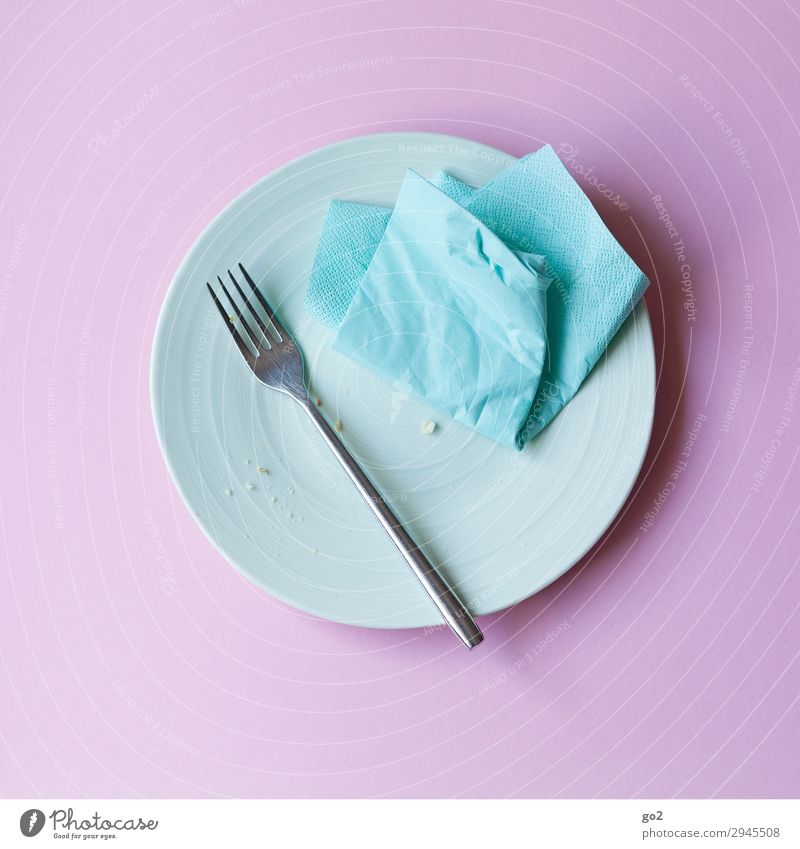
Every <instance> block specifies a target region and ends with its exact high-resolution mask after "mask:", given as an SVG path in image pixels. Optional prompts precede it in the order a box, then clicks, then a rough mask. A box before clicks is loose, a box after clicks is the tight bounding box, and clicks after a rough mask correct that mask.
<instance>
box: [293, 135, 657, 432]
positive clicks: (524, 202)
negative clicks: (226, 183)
mask: <svg viewBox="0 0 800 849" xmlns="http://www.w3.org/2000/svg"><path fill="white" fill-rule="evenodd" d="M434 180H435V182H436V183H437V185H439V186H440V187H441V189H442V191H443V192H445V193H446V194H448V195H449V196H451V197H453V198H454V199H455V200H457V201H458V202H459V203H460V204H462V205H463V206H464V208H465V209H466V210H467V211H468V212H470V213H472V214H473V215H474V216H475V217H476V218H477V219H479V220H480V221H481V222H483V223H484V224H485V225H486V226H487V227H488V228H489V229H490V230H491V231H493V232H494V233H495V234H496V235H497V236H499V237H500V239H502V240H503V241H504V242H505V244H506V245H507V246H508V247H509V248H510V249H512V250H513V251H516V252H521V253H531V254H536V255H539V256H544V257H546V259H547V268H548V272H549V273H550V274H551V276H552V277H553V283H552V285H550V287H549V288H548V290H547V343H548V353H547V359H546V362H545V365H544V372H543V374H542V377H541V380H540V382H539V384H538V388H537V392H536V396H535V398H534V401H533V404H532V405H531V409H530V411H529V414H528V416H527V418H526V421H525V423H524V424H523V426H522V427H521V428H520V431H519V433H518V434H517V439H516V445H517V447H518V448H522V447H523V446H524V444H525V442H526V441H527V440H528V439H530V438H531V437H532V436H534V435H535V434H537V433H538V432H539V431H540V430H542V428H544V427H545V426H546V425H547V424H548V423H549V422H550V421H552V419H553V418H554V417H555V416H556V415H557V414H558V412H559V411H560V410H561V409H562V408H563V406H564V405H565V404H566V403H567V402H568V401H569V400H570V398H572V396H573V395H574V394H575V392H577V390H578V389H579V387H580V385H581V383H582V382H583V380H584V379H585V378H586V376H587V375H588V373H589V372H590V370H591V369H592V367H593V366H594V365H595V363H596V362H597V360H598V359H599V357H600V356H601V355H602V354H603V352H604V351H605V349H606V347H607V346H608V343H609V342H610V341H611V339H612V338H613V337H614V334H615V333H616V332H617V330H619V328H620V326H621V325H622V322H623V321H624V320H625V319H626V318H627V316H628V315H629V314H630V312H631V310H632V309H633V307H634V306H635V305H636V302H637V301H638V300H639V298H640V297H641V296H642V294H643V292H644V290H645V289H646V287H647V285H648V282H649V281H648V280H647V277H645V275H644V274H643V273H642V272H641V271H640V269H639V268H638V267H637V266H636V264H635V263H634V262H633V260H632V259H631V258H630V257H629V256H628V255H627V254H626V253H625V251H624V250H623V249H622V247H621V245H620V244H619V243H618V242H617V241H616V239H614V237H613V236H612V235H611V233H610V232H609V231H608V229H607V228H606V226H605V225H604V224H603V222H602V220H601V218H600V216H599V215H598V214H597V212H596V211H595V209H594V207H593V206H592V204H591V202H590V201H589V199H588V198H587V197H586V195H585V194H584V193H583V191H582V190H581V189H580V187H579V186H578V185H577V183H575V181H574V180H573V179H572V177H571V175H570V174H569V172H568V171H567V169H566V168H565V167H564V165H563V164H562V163H561V161H560V160H559V158H558V156H557V155H556V153H555V151H554V150H553V149H552V148H551V147H550V146H549V145H548V146H545V147H543V148H541V149H539V150H538V151H536V153H533V154H530V155H529V156H526V157H524V158H523V159H520V160H518V161H517V162H515V163H513V164H512V165H511V166H509V167H508V168H507V169H505V170H504V171H503V172H501V173H500V174H499V175H498V176H497V177H495V178H494V179H492V180H491V181H490V182H489V183H487V184H486V185H485V186H483V187H482V188H480V189H472V188H471V187H468V186H465V185H464V184H463V183H460V182H459V181H458V180H456V179H455V178H454V177H452V176H449V175H446V174H438V175H437V176H436V177H435V178H434ZM390 217H391V211H390V210H387V209H384V208H382V207H377V206H369V205H365V204H356V203H350V202H343V201H334V202H333V203H332V204H331V206H330V208H329V210H328V215H327V216H326V219H325V224H324V227H323V232H322V235H321V238H320V242H319V246H318V248H317V256H316V259H315V262H314V268H313V270H312V273H311V277H310V279H309V285H308V291H307V293H306V309H307V310H308V312H309V313H310V314H311V315H313V316H315V317H317V318H318V319H319V320H321V321H322V322H323V323H325V324H327V326H329V327H331V328H335V327H338V326H339V324H340V323H341V321H342V320H343V318H344V315H345V313H346V312H347V309H348V307H349V305H350V303H351V301H352V300H353V297H354V296H355V293H356V292H357V291H358V288H359V285H360V283H361V281H362V279H363V278H364V275H365V273H366V271H367V268H368V267H369V264H370V261H371V260H372V257H373V256H374V255H375V252H376V250H377V246H378V244H379V242H380V240H381V237H382V235H383V233H384V232H385V230H386V227H387V225H388V222H389V220H390Z"/></svg>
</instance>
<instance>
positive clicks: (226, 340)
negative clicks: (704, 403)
mask: <svg viewBox="0 0 800 849" xmlns="http://www.w3.org/2000/svg"><path fill="white" fill-rule="evenodd" d="M510 161H512V160H511V157H509V156H508V155H506V154H503V153H501V152H500V151H497V150H494V149H492V148H489V147H486V146H484V145H480V144H476V143H475V142H471V141H467V140H464V139H459V138H454V137H451V136H440V135H432V134H427V133H389V134H379V135H371V136H364V137H360V138H355V139H352V140H349V141H345V142H341V143H339V144H334V145H330V146H329V147H326V148H323V149H321V150H318V151H315V152H314V153H311V154H309V155H307V156H304V157H302V158H300V159H297V160H295V161H294V162H292V163H290V164H289V165H287V166H285V167H283V168H281V169H280V170H278V171H276V172H274V173H272V174H269V175H268V176H266V177H264V178H263V179H262V180H260V181H259V182H258V183H256V184H255V185H254V186H253V187H252V188H250V189H248V191H246V192H245V193H244V194H242V195H241V196H240V197H239V198H237V199H236V200H235V201H234V202H233V203H232V204H231V205H230V206H229V207H228V208H227V209H226V210H225V211H224V212H222V213H221V214H220V215H219V217H217V218H216V220H215V221H213V222H212V224H211V225H210V226H209V227H208V229H207V230H206V231H205V232H204V233H203V234H202V235H201V236H200V238H199V239H198V241H197V243H196V244H195V245H194V247H193V248H192V249H191V251H190V252H189V254H188V256H187V257H186V259H185V260H184V261H183V263H182V265H181V267H180V268H179V269H178V272H177V274H176V276H175V279H174V281H173V282H172V285H171V287H170V290H169V293H168V295H167V298H166V301H165V303H164V307H163V310H162V313H161V316H160V319H159V323H158V328H157V331H156V338H155V343H154V348H153V360H152V371H151V391H152V403H153V412H154V417H155V423H156V429H157V431H158V436H159V439H160V442H161V446H162V449H163V451H164V456H165V457H166V460H167V463H168V465H169V468H170V470H171V472H172V475H173V477H174V479H175V482H176V484H177V486H178V489H179V490H180V492H181V494H182V496H183V498H184V499H185V501H186V503H187V505H188V506H189V509H190V510H191V511H192V512H193V513H194V515H195V516H196V518H197V521H198V523H199V524H200V526H201V527H202V528H203V530H204V531H205V532H206V534H208V536H209V538H210V539H211V540H212V541H213V542H214V544H215V545H216V546H217V547H218V548H219V550H220V551H221V552H222V553H223V554H224V555H225V557H227V558H228V560H230V562H231V563H232V564H234V565H235V566H236V567H237V568H238V569H240V570H241V572H242V573H243V574H245V575H246V576H247V577H248V578H250V579H251V580H252V581H254V582H255V583H256V584H258V585H260V586H261V587H263V588H264V589H265V590H267V591H268V592H270V593H272V594H273V595H275V596H277V597H278V598H280V599H282V600H284V601H286V602H288V603H289V604H292V605H294V606H296V607H298V608H301V609H302V610H305V611H308V612H310V613H313V614H317V615H319V616H323V617H325V618H328V619H333V620H336V621H339V622H348V623H352V624H358V625H365V626H370V627H385V628H405V627H415V626H426V625H432V624H436V623H438V621H439V618H438V614H437V612H436V610H435V608H434V607H433V606H432V605H431V603H430V602H429V601H428V600H427V597H426V596H425V594H424V592H423V591H422V590H421V589H420V587H419V586H418V585H417V583H416V581H415V580H414V578H413V577H412V576H411V574H410V573H409V571H408V569H407V567H406V565H405V564H404V562H403V560H402V559H401V558H400V557H399V555H398V554H397V553H396V551H395V550H394V548H393V546H392V544H391V543H390V542H389V540H388V539H387V538H386V537H385V536H384V534H383V532H382V531H381V529H380V527H379V526H378V524H377V523H376V522H375V520H374V519H373V517H372V515H371V514H370V513H369V512H368V510H367V508H366V507H365V506H364V505H363V504H362V503H361V502H360V500H359V497H358V495H357V494H356V492H355V491H354V490H353V488H352V486H351V485H350V483H349V481H348V480H347V478H346V477H345V475H344V473H343V472H342V471H341V470H340V469H339V467H338V465H337V464H336V461H335V460H334V459H333V457H332V456H329V454H328V449H327V448H326V446H325V445H324V443H323V442H322V440H321V439H320V437H319V436H318V434H317V433H316V431H315V430H314V429H313V426H312V425H311V423H310V421H308V420H307V418H306V417H305V415H304V413H303V412H302V411H301V409H300V408H299V407H297V406H296V405H295V404H294V402H292V401H291V399H289V398H288V397H285V396H283V395H281V394H279V393H277V392H274V391H271V390H268V389H266V388H265V387H263V386H262V385H261V384H259V383H257V382H256V381H255V379H254V378H253V376H252V375H251V373H250V371H249V370H248V369H247V367H246V366H245V364H244V362H243V361H242V360H241V357H240V355H239V353H238V351H236V350H235V348H234V345H233V343H232V341H231V338H230V336H229V334H228V331H227V330H226V328H225V327H224V326H223V325H222V323H221V321H220V318H219V315H218V314H217V313H216V312H215V310H214V306H213V304H212V302H211V301H210V299H209V297H208V294H207V292H206V288H205V283H206V280H209V279H213V278H214V277H216V275H217V274H224V273H225V271H226V269H228V268H229V267H230V268H234V267H235V265H236V263H237V262H238V261H239V260H241V261H243V262H244V264H245V266H246V267H247V268H248V270H249V271H250V273H251V275H252V276H253V277H254V278H255V280H256V281H257V283H259V284H260V285H261V286H262V287H263V289H264V291H265V293H266V294H267V296H268V297H269V299H270V300H271V301H272V303H273V305H274V306H275V307H276V308H277V309H278V312H279V314H280V315H281V317H282V318H283V321H284V323H285V324H287V326H288V327H289V328H290V329H292V330H293V333H294V335H295V337H296V339H297V340H298V342H299V343H300V345H301V347H302V348H303V351H304V353H305V358H306V364H307V368H308V371H309V373H310V375H311V383H312V391H313V392H314V393H315V395H318V396H319V397H320V398H321V399H322V400H323V411H324V412H326V413H327V415H328V417H329V418H331V419H337V418H338V419H340V420H341V422H342V425H343V436H344V438H345V440H346V442H347V443H348V445H349V446H350V448H351V449H352V450H353V452H354V453H355V455H356V456H357V458H358V459H359V460H360V461H361V463H362V464H363V465H364V467H365V468H366V469H367V471H368V473H369V474H370V475H371V477H372V478H373V480H374V481H375V482H376V484H377V485H378V487H379V489H381V490H382V491H383V493H384V494H385V495H386V496H387V498H389V499H390V500H391V502H392V504H393V505H394V508H395V510H396V512H397V513H398V515H399V516H400V517H401V518H402V519H403V520H404V521H405V522H406V523H407V525H408V527H409V530H410V531H411V533H412V535H413V536H414V538H415V539H416V540H417V541H418V543H420V544H421V545H422V546H423V547H424V548H425V549H426V550H427V552H428V554H429V556H430V557H431V558H432V560H433V561H434V562H435V563H437V564H439V565H441V567H442V569H443V571H444V572H445V573H446V574H447V575H448V577H449V579H450V580H451V582H452V583H453V584H454V585H455V586H456V587H457V589H458V592H459V594H460V595H461V597H462V599H464V600H465V601H466V602H467V603H468V604H469V605H470V607H471V609H472V611H473V612H475V613H478V614H484V613H490V612H492V611H495V610H499V609H502V608H504V607H507V606H509V605H511V604H514V603H515V602H518V601H520V600H521V599H523V598H525V597H527V596H529V595H531V594H532V593H535V592H536V591H537V590H540V589H542V588H543V587H545V586H546V585H547V584H549V583H550V582H551V581H553V580H555V579H556V578H558V577H559V576H560V575H561V574H563V573H564V572H565V571H566V570H567V569H568V568H569V567H570V566H572V565H573V564H574V563H575V562H576V561H577V560H578V559H579V558H580V557H581V556H582V555H583V554H584V553H585V552H586V551H587V550H588V549H589V548H590V547H591V545H592V544H593V543H594V542H595V541H596V540H597V539H598V538H599V537H600V536H601V535H602V533H603V531H604V530H605V529H606V528H607V527H608V525H609V524H610V522H611V521H612V519H613V518H614V516H615V515H616V514H617V512H618V511H619V509H620V507H621V506H622V504H623V503H624V501H625V498H626V497H627V495H628V493H629V491H630V489H631V487H632V486H633V483H634V481H635V479H636V476H637V474H638V471H639V468H640V466H641V463H642V461H643V459H644V454H645V450H646V447H647V443H648V439H649V435H650V428H651V424H652V419H653V408H654V394H655V366H654V356H653V339H652V333H651V329H650V323H649V321H648V317H647V310H646V308H645V306H644V304H643V303H642V304H640V305H639V306H638V307H637V308H636V310H635V311H634V313H633V314H632V315H631V317H630V318H629V319H628V321H627V322H626V323H625V325H624V327H623V328H622V330H621V331H620V333H619V334H618V336H617V338H616V339H615V340H614V343H613V344H612V346H611V347H610V348H609V350H608V353H607V355H606V357H605V358H604V359H603V361H602V362H600V363H599V364H598V365H597V367H596V368H595V369H594V371H593V372H592V374H591V376H590V377H589V379H588V380H587V381H586V383H585V384H584V386H583V387H582V388H581V391H580V392H579V393H578V395H577V396H576V397H575V398H574V400H573V401H572V402H571V403H570V404H569V405H568V407H567V408H566V409H565V410H564V411H563V412H562V413H561V414H560V415H559V416H558V418H557V419H556V420H555V421H554V422H553V423H552V424H551V425H550V426H549V427H548V428H547V429H546V430H545V431H544V432H543V433H541V434H540V435H539V436H538V437H537V438H536V439H534V440H532V441H531V442H530V443H529V444H528V446H527V447H526V449H525V450H524V451H523V452H521V453H517V452H513V451H511V450H508V449H506V448H502V447H499V446H497V445H495V444H494V443H493V442H491V441H490V440H488V439H486V438H485V437H482V436H479V435H476V434H474V433H472V432H470V431H469V430H468V429H466V428H464V427H462V426H460V425H458V424H456V423H454V422H451V421H448V420H446V419H444V418H442V417H441V416H437V415H436V414H435V413H434V412H433V411H432V410H431V409H430V408H428V407H426V406H425V405H424V404H422V403H420V402H418V401H416V400H415V399H414V398H412V397H408V396H407V394H406V393H405V392H404V391H403V389H402V387H393V386H392V385H390V384H388V383H386V382H384V381H382V380H381V379H379V378H377V377H375V376H374V375H372V374H370V373H369V372H367V371H365V370H364V369H362V368H360V367H358V366H356V365H354V364H353V363H351V362H349V361H348V360H346V359H345V358H343V357H341V356H340V355H338V354H336V353H334V352H333V351H331V349H330V344H329V342H330V334H329V332H328V331H327V330H326V329H325V328H323V327H322V326H320V325H319V324H317V323H316V322H315V321H313V320H312V319H310V318H309V317H308V316H307V315H306V314H305V313H304V311H303V296H304V292H305V285H306V279H307V277H308V273H309V270H310V268H311V264H312V260H313V257H314V250H315V248H316V244H317V238H318V236H319V232H320V228H321V225H322V221H323V217H324V214H325V210H326V207H327V205H328V202H329V201H330V200H331V199H332V198H342V199H350V200H358V201H366V202H374V203H380V204H383V205H386V206H391V205H392V204H393V201H394V198H395V196H396V194H397V191H398V190H399V187H400V183H401V181H402V178H403V173H404V171H405V169H406V168H408V167H412V168H414V169H416V170H417V171H419V172H420V173H421V174H423V175H424V176H431V175H432V174H433V173H434V172H435V171H436V170H438V169H442V168H443V169H446V170H448V171H450V172H451V173H452V174H454V175H455V176H456V177H459V178H460V179H462V180H464V181H466V182H468V183H471V184H473V185H481V184H482V183H484V182H485V181H486V180H487V179H488V178H489V177H491V176H492V175H493V174H495V173H496V172H497V171H499V170H500V169H501V168H503V167H504V166H505V165H507V164H508V163H509V162H510ZM426 419H434V420H435V421H437V422H438V427H437V429H436V431H435V433H434V434H432V435H426V434H423V433H422V432H421V429H420V425H421V423H422V422H423V421H424V420H426ZM259 467H265V468H266V469H268V470H269V472H268V473H261V472H259V471H258V469H259ZM248 484H252V485H254V488H252V489H249V488H248ZM228 490H229V491H230V492H231V493H232V494H230V495H229V494H227V492H226V491H228Z"/></svg>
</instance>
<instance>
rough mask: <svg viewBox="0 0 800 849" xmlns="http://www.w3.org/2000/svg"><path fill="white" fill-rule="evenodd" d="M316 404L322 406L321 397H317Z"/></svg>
mask: <svg viewBox="0 0 800 849" xmlns="http://www.w3.org/2000/svg"><path fill="white" fill-rule="evenodd" d="M317 406H318V407H321V406H322V398H317Z"/></svg>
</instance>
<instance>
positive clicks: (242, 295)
mask: <svg viewBox="0 0 800 849" xmlns="http://www.w3.org/2000/svg"><path fill="white" fill-rule="evenodd" d="M228 275H229V276H230V278H231V282H232V283H233V285H234V286H235V287H236V291H237V292H238V293H239V297H240V298H241V299H242V300H243V301H244V303H245V304H246V305H247V309H249V310H250V312H251V313H252V316H253V318H254V319H255V322H256V324H257V325H258V327H259V330H260V331H261V332H262V333H263V334H264V342H265V343H266V347H268V348H271V347H272V344H271V342H270V339H271V338H272V337H271V336H270V335H269V328H268V327H267V325H266V324H264V322H263V321H262V320H261V316H260V315H259V314H258V313H257V312H256V310H255V308H254V307H253V305H252V304H251V303H250V300H249V298H248V297H247V295H245V293H244V292H243V291H242V287H241V286H240V285H239V284H238V283H237V282H236V278H235V277H234V276H233V273H232V272H231V270H230V268H229V269H228Z"/></svg>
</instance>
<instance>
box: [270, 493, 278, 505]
mask: <svg viewBox="0 0 800 849" xmlns="http://www.w3.org/2000/svg"><path fill="white" fill-rule="evenodd" d="M277 500H278V499H277V498H276V497H275V496H274V495H273V496H272V498H270V501H271V502H272V503H273V504H274V503H275V502H276V501H277Z"/></svg>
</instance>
